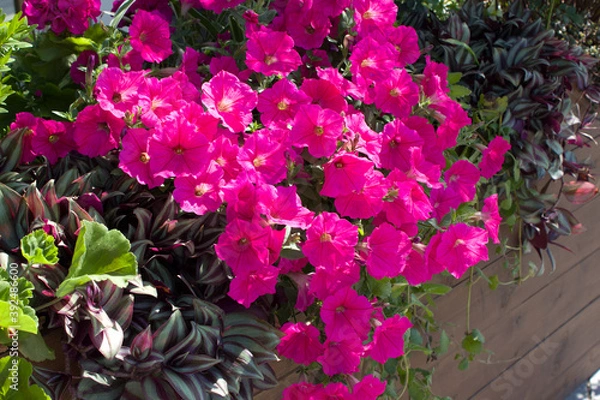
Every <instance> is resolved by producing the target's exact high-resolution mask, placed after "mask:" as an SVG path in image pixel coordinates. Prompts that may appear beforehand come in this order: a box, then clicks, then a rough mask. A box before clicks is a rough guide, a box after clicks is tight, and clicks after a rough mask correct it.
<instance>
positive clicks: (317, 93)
mask: <svg viewBox="0 0 600 400" xmlns="http://www.w3.org/2000/svg"><path fill="white" fill-rule="evenodd" d="M300 90H302V91H303V92H304V93H306V94H307V95H308V96H309V97H310V98H311V99H312V103H313V104H318V105H319V106H321V107H323V108H329V109H331V110H333V111H335V112H338V113H342V112H344V113H345V112H346V111H347V110H348V102H346V99H344V96H343V95H342V92H341V91H340V88H339V87H338V86H337V85H335V84H334V83H333V82H330V81H328V80H326V79H305V80H304V82H302V86H301V87H300Z"/></svg>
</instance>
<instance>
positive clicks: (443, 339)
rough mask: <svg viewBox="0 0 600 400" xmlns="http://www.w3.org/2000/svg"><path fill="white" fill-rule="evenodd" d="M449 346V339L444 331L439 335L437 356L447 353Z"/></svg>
mask: <svg viewBox="0 0 600 400" xmlns="http://www.w3.org/2000/svg"><path fill="white" fill-rule="evenodd" d="M449 346H450V338H449V337H448V334H447V333H446V331H442V333H441V334H440V345H439V346H438V348H437V353H438V354H445V353H446V352H447V351H448V347H449Z"/></svg>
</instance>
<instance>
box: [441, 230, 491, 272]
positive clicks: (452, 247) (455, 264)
mask: <svg viewBox="0 0 600 400" xmlns="http://www.w3.org/2000/svg"><path fill="white" fill-rule="evenodd" d="M487 242H488V233H487V232H486V231H485V230H484V229H481V228H478V227H475V226H469V225H467V224H465V223H457V224H453V225H450V226H449V227H448V230H447V231H446V232H443V233H442V235H441V238H440V241H439V244H438V246H437V249H436V252H435V258H436V260H437V261H438V262H442V260H443V264H445V266H446V268H447V269H448V272H450V274H451V275H452V276H454V277H455V278H456V279H458V278H460V277H461V276H462V275H463V274H464V273H465V271H466V270H467V269H468V268H469V267H472V266H473V265H475V264H477V263H478V262H480V261H487V260H488V258H489V257H488V249H487V247H486V245H487Z"/></svg>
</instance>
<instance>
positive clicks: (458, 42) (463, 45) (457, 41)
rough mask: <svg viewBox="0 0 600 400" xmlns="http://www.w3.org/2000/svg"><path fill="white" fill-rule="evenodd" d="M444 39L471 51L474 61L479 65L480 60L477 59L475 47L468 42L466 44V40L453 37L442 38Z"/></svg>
mask: <svg viewBox="0 0 600 400" xmlns="http://www.w3.org/2000/svg"><path fill="white" fill-rule="evenodd" d="M442 41H443V42H446V43H450V44H453V45H455V46H459V47H462V48H463V49H465V50H466V51H467V52H469V54H470V55H471V56H473V61H474V62H475V64H477V65H479V60H478V59H477V54H475V52H474V51H473V49H472V48H471V47H470V46H469V45H468V44H466V43H465V42H461V41H460V40H456V39H452V38H448V39H442Z"/></svg>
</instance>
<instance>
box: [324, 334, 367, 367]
mask: <svg viewBox="0 0 600 400" xmlns="http://www.w3.org/2000/svg"><path fill="white" fill-rule="evenodd" d="M324 347H325V351H324V352H323V355H321V356H320V357H319V358H318V359H317V361H318V362H319V363H320V364H321V365H322V367H323V372H324V373H325V374H326V375H329V376H333V375H336V374H352V373H354V372H356V371H358V367H359V365H360V359H361V357H362V356H363V354H364V351H365V349H364V347H363V345H362V343H361V341H360V339H359V338H357V337H355V336H350V337H346V338H343V339H341V340H329V339H328V340H327V341H325V343H324Z"/></svg>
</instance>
